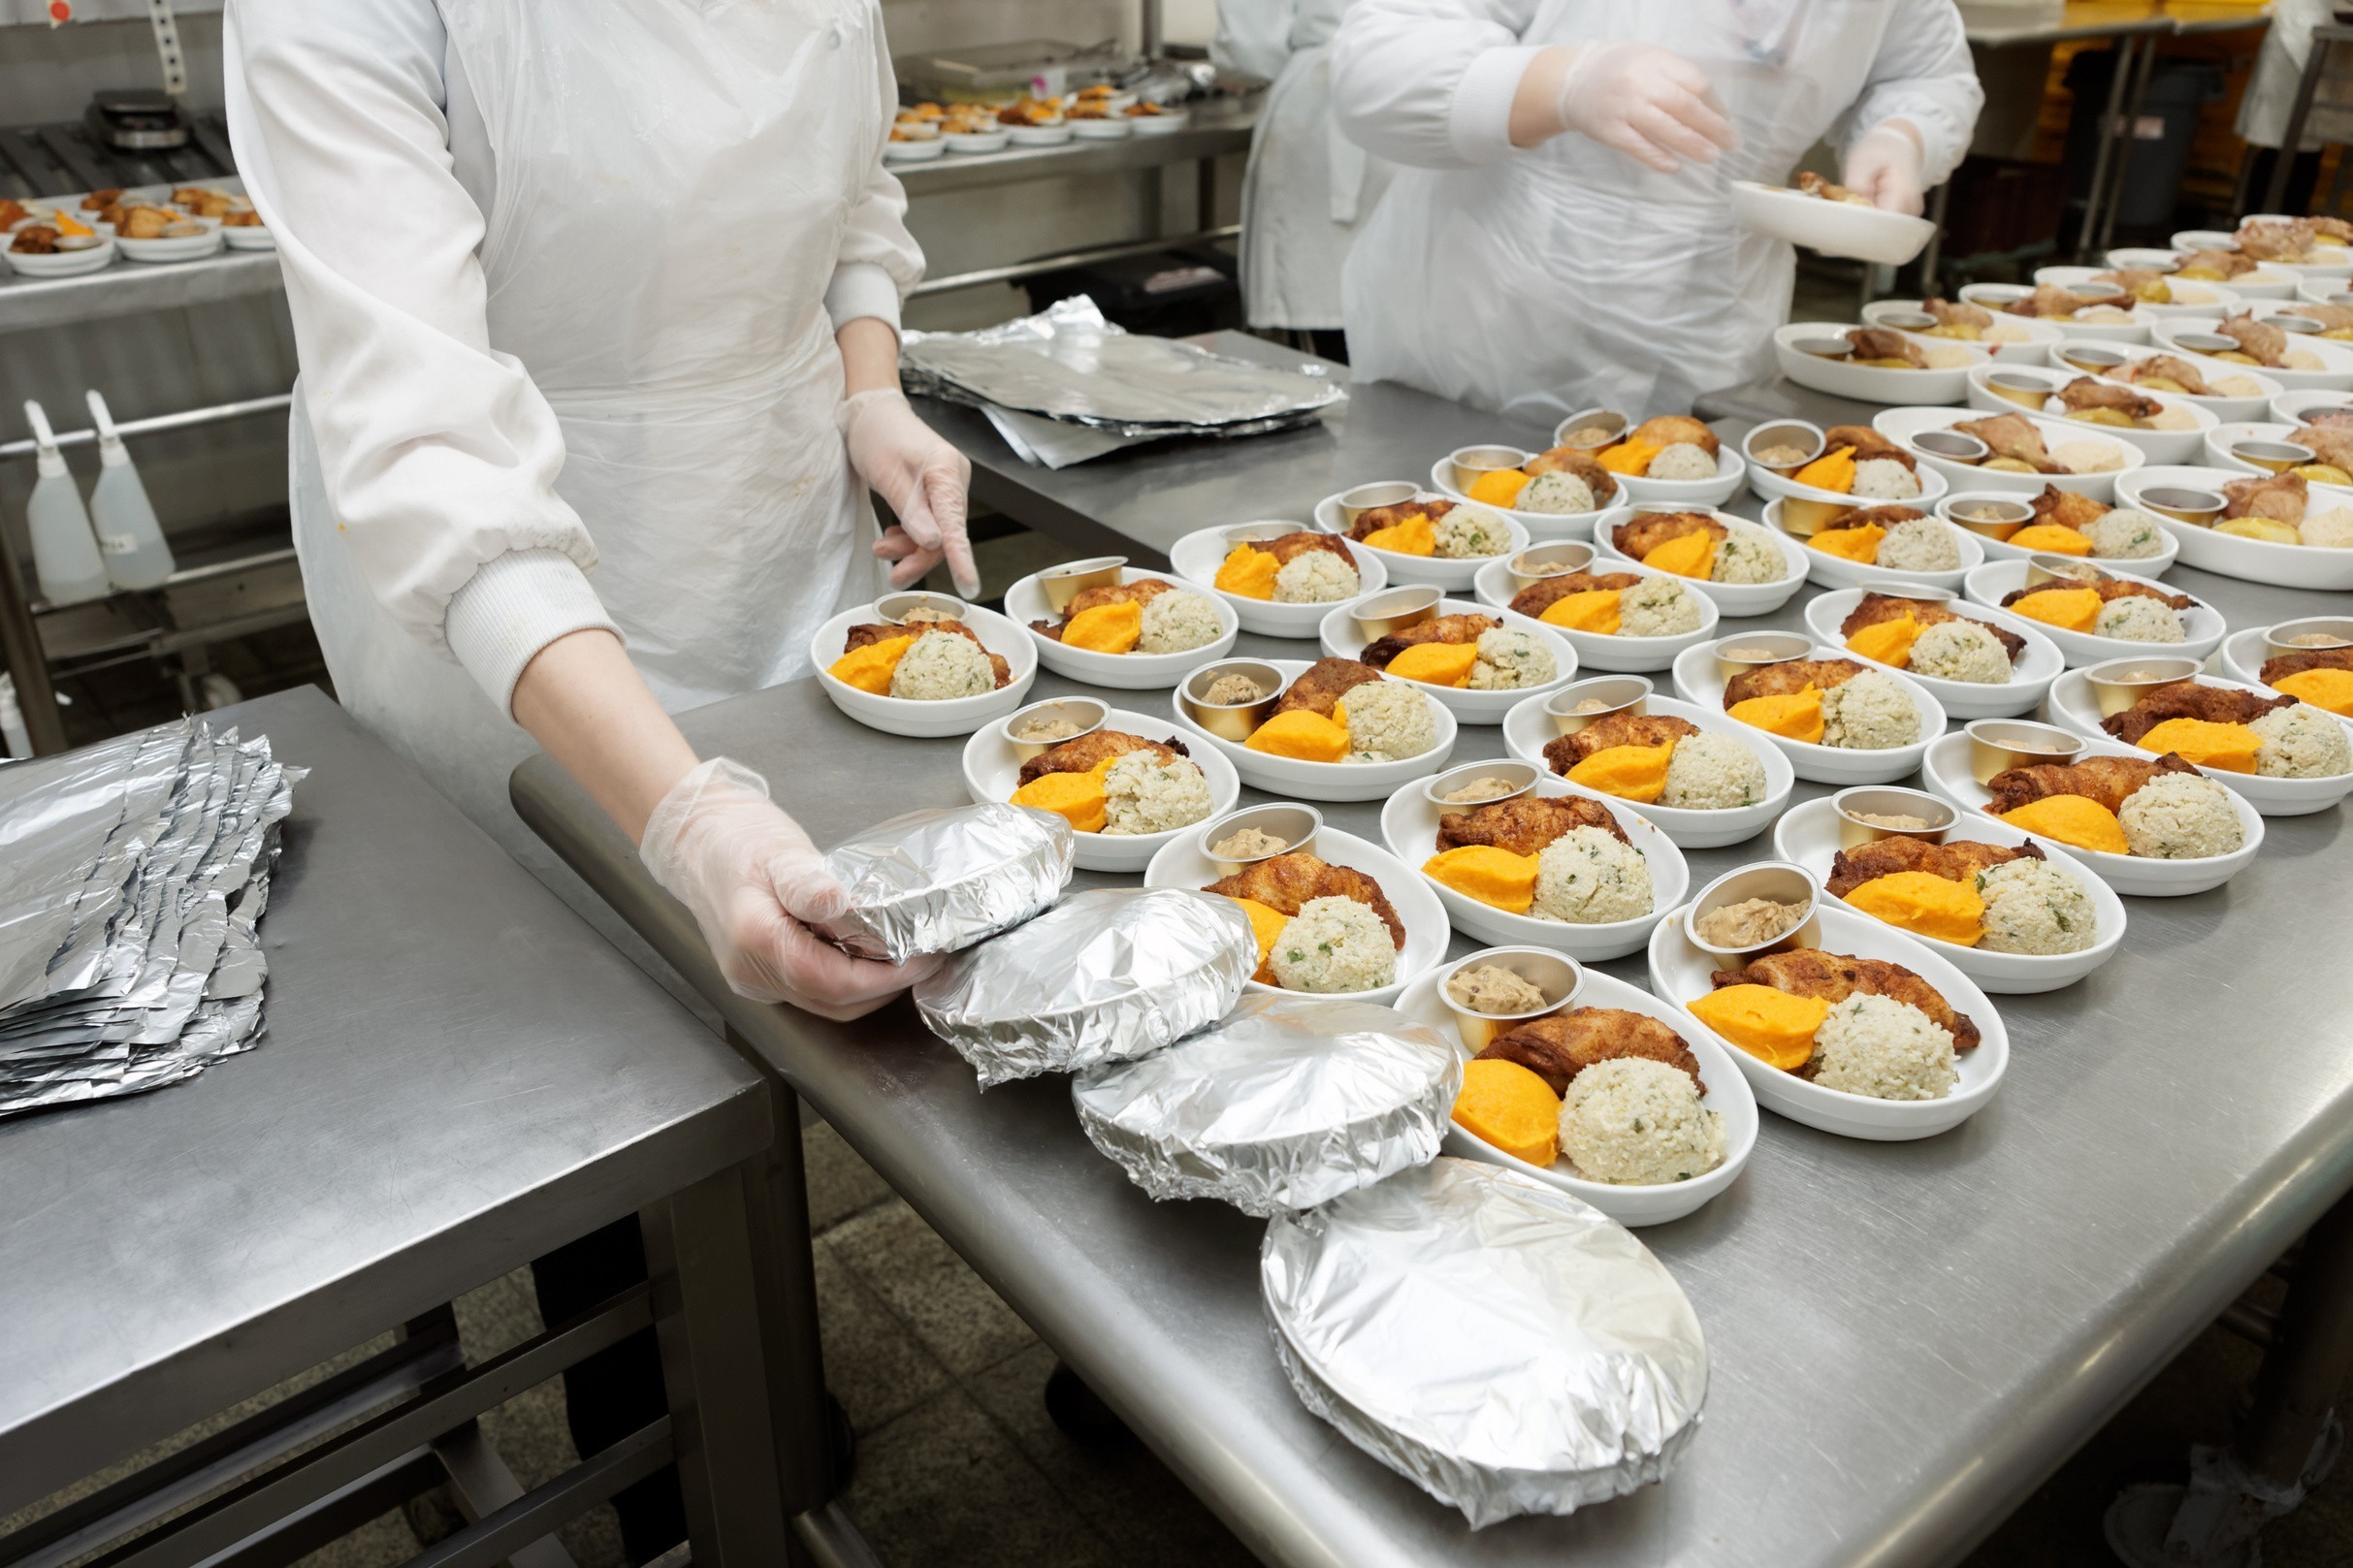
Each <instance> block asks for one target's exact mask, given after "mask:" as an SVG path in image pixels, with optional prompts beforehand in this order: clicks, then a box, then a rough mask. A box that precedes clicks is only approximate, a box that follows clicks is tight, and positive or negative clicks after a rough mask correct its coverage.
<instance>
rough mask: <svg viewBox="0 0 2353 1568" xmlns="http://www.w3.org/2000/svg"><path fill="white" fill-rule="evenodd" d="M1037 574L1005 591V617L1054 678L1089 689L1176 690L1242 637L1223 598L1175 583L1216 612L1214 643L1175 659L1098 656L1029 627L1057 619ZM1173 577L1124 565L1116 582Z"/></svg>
mask: <svg viewBox="0 0 2353 1568" xmlns="http://www.w3.org/2000/svg"><path fill="white" fill-rule="evenodd" d="M1040 575H1041V574H1040V573H1037V572H1032V573H1030V575H1029V576H1027V577H1024V578H1022V579H1021V580H1020V581H1019V582H1017V583H1015V584H1014V586H1013V587H1011V588H1009V589H1007V590H1006V591H1005V614H1006V616H1007V617H1008V618H1009V619H1011V620H1013V621H1015V622H1018V623H1019V624H1020V626H1021V630H1022V633H1023V634H1024V635H1025V636H1027V637H1028V638H1029V639H1030V640H1031V641H1032V642H1034V643H1036V644H1037V647H1038V660H1039V662H1040V663H1042V664H1044V665H1045V666H1046V667H1047V668H1048V669H1049V670H1052V671H1053V672H1054V673H1055V674H1056V675H1067V676H1069V677H1070V678H1071V679H1072V680H1074V681H1084V682H1086V683H1087V684H1088V685H1089V686H1103V687H1111V688H1113V689H1116V690H1121V691H1158V690H1165V689H1166V688H1170V687H1173V686H1175V685H1176V684H1177V681H1178V680H1179V679H1181V678H1182V677H1183V676H1184V674H1185V672H1187V671H1188V670H1196V669H1199V668H1200V667H1201V666H1202V665H1204V664H1207V663H1209V661H1210V660H1212V659H1218V658H1223V657H1225V656H1226V655H1227V653H1229V652H1230V651H1231V650H1232V649H1233V647H1234V639H1235V638H1236V637H1239V636H1240V635H1241V619H1240V618H1239V617H1238V616H1237V615H1236V614H1235V610H1234V606H1233V604H1232V602H1231V601H1230V600H1229V599H1228V598H1227V596H1226V595H1225V594H1223V593H1218V592H1211V591H1209V590H1207V589H1204V588H1202V587H1200V586H1199V585H1198V584H1194V583H1185V582H1178V583H1175V584H1174V585H1173V586H1175V587H1177V588H1178V589H1181V590H1182V591H1184V592H1188V593H1194V594H1197V595H1199V596H1200V597H1201V598H1203V599H1205V600H1207V601H1208V602H1209V608H1210V609H1211V610H1213V611H1215V612H1216V615H1217V638H1216V640H1215V641H1214V642H1207V643H1204V644H1202V645H1201V646H1200V647H1199V648H1186V649H1181V650H1179V651H1178V652H1177V653H1174V654H1099V653H1096V652H1095V651H1094V650H1093V649H1089V648H1072V647H1070V646H1069V645H1067V644H1065V643H1059V642H1056V641H1055V640H1054V639H1053V638H1051V637H1048V636H1047V635H1046V634H1045V633H1044V632H1042V631H1039V630H1037V629H1036V628H1035V627H1033V626H1032V625H1031V624H1030V623H1031V622H1033V621H1056V620H1059V619H1061V617H1060V616H1059V615H1058V614H1057V613H1056V612H1055V610H1054V608H1053V606H1052V605H1051V604H1050V603H1049V602H1048V600H1047V597H1046V590H1045V589H1043V588H1041V587H1040V586H1039V584H1038V579H1039V577H1040ZM1173 575H1174V574H1172V573H1163V572H1149V571H1145V570H1144V569H1143V568H1141V567H1138V566H1128V567H1125V568H1123V569H1122V570H1121V571H1120V573H1119V580H1120V581H1121V582H1122V583H1134V582H1138V581H1141V580H1142V579H1144V578H1146V577H1157V578H1159V579H1160V580H1161V581H1162V582H1164V583H1167V582H1169V581H1170V579H1171V577H1172V576H1173Z"/></svg>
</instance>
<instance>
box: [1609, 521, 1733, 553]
mask: <svg viewBox="0 0 2353 1568" xmlns="http://www.w3.org/2000/svg"><path fill="white" fill-rule="evenodd" d="M1731 531H1732V530H1731V529H1729V528H1725V527H1724V525H1723V524H1721V523H1719V522H1717V521H1716V520H1715V519H1714V518H1712V517H1710V516H1708V515H1707V514H1706V513H1705V512H1638V513H1636V514H1635V515H1634V520H1633V521H1632V522H1630V523H1621V524H1619V525H1618V531H1617V533H1616V534H1615V535H1614V536H1613V537H1612V539H1611V542H1612V543H1613V544H1615V545H1616V546H1617V547H1618V550H1619V553H1620V554H1622V555H1627V556H1631V557H1632V558H1633V559H1634V560H1641V559H1642V558H1643V557H1645V556H1647V555H1649V554H1650V553H1651V552H1652V551H1654V550H1656V549H1658V548H1659V547H1660V545H1662V544H1666V543H1668V542H1670V541H1671V540H1675V539H1680V538H1683V537H1684V536H1685V535H1687V534H1692V533H1704V534H1706V535H1707V536H1708V537H1709V538H1711V539H1713V540H1715V541H1716V542H1717V543H1719V544H1721V543H1723V542H1724V539H1725V537H1726V536H1728V535H1729V534H1730V533H1731Z"/></svg>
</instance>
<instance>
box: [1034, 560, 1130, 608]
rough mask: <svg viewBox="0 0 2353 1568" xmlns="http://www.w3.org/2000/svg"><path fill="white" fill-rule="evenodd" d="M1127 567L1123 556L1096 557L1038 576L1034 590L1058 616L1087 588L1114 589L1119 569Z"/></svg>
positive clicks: (1116, 585) (1116, 584) (1076, 561)
mask: <svg viewBox="0 0 2353 1568" xmlns="http://www.w3.org/2000/svg"><path fill="white" fill-rule="evenodd" d="M1126 565H1127V557H1125V556H1097V557H1095V558H1094V559H1092V560H1074V561H1072V562H1071V563H1070V564H1069V565H1067V566H1056V567H1054V568H1053V569H1052V570H1051V571H1043V572H1040V573H1039V574H1038V587H1039V589H1040V590H1041V591H1043V592H1044V593H1045V594H1046V602H1047V603H1048V604H1050V605H1052V606H1053V607H1054V613H1055V614H1056V615H1061V614H1063V613H1065V612H1066V611H1068V610H1069V609H1070V602H1071V600H1073V599H1075V598H1077V597H1078V596H1079V595H1080V594H1081V593H1083V592H1086V591H1087V590H1088V589H1090V588H1116V587H1118V586H1119V574H1120V570H1121V568H1123V567H1125V566H1126Z"/></svg>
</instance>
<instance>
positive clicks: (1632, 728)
mask: <svg viewBox="0 0 2353 1568" xmlns="http://www.w3.org/2000/svg"><path fill="white" fill-rule="evenodd" d="M1698 733H1699V726H1698V725H1697V724H1694V723H1692V721H1691V720H1688V719H1677V718H1675V717H1674V716H1673V715H1672V714H1629V713H1615V714H1611V715H1609V716H1608V717H1606V718H1603V719H1596V720H1594V721H1593V722H1592V723H1590V724H1588V725H1586V726H1585V727H1584V728H1583V729H1581V730H1578V731H1577V732H1576V733H1575V734H1573V735H1556V736H1554V737H1553V738H1552V739H1551V740H1549V741H1546V742H1545V743H1544V761H1545V765H1546V766H1548V767H1550V768H1551V769H1552V770H1553V772H1555V773H1558V774H1560V775H1562V776H1563V778H1565V777H1566V776H1567V774H1568V770H1569V769H1571V768H1573V767H1575V766H1576V765H1577V764H1578V763H1580V762H1582V761H1584V760H1585V759H1586V758H1587V757H1589V756H1592V755H1593V754H1594V753H1595V752H1606V751H1608V750H1609V749H1610V748H1611V747H1613V746H1664V745H1665V744H1666V743H1667V742H1669V741H1679V740H1682V739H1684V738H1685V737H1686V736H1690V735H1696V734H1698Z"/></svg>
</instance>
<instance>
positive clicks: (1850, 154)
mask: <svg viewBox="0 0 2353 1568" xmlns="http://www.w3.org/2000/svg"><path fill="white" fill-rule="evenodd" d="M1921 161H1922V154H1921V152H1920V141H1919V138H1918V136H1916V135H1914V134H1913V131H1912V128H1911V127H1910V126H1908V125H1905V124H1903V123H1902V122H1900V121H1897V120H1889V121H1887V122H1886V124H1884V125H1874V126H1872V127H1871V129H1869V130H1867V131H1865V132H1864V133H1863V134H1862V135H1860V136H1858V137H1856V138H1855V139H1854V145H1853V146H1852V147H1849V148H1848V149H1847V162H1846V167H1845V170H1844V172H1843V173H1841V174H1840V176H1839V177H1838V182H1839V183H1840V184H1842V185H1844V186H1846V187H1847V189H1849V190H1851V191H1853V192H1854V194H1855V195H1857V196H1863V197H1868V198H1869V199H1870V202H1871V205H1872V206H1873V207H1877V208H1885V209H1886V210H1887V211H1889V212H1909V213H1910V214H1912V215H1913V216H1914V217H1918V216H1919V215H1920V208H1921V206H1922V203H1923V201H1924V199H1925V197H1926V195H1927V192H1926V191H1925V190H1924V189H1923V188H1922V186H1921V182H1920V181H1921V170H1920V164H1921Z"/></svg>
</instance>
